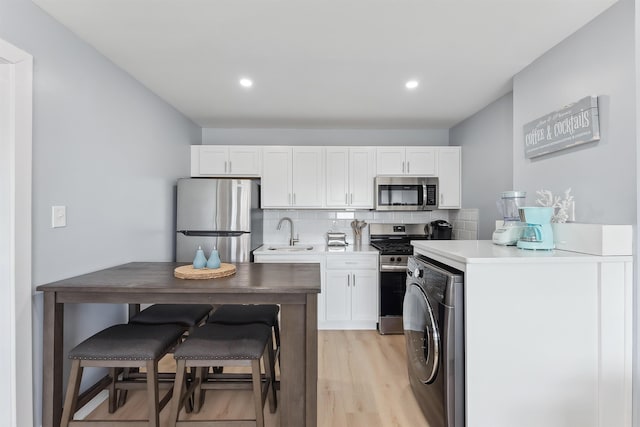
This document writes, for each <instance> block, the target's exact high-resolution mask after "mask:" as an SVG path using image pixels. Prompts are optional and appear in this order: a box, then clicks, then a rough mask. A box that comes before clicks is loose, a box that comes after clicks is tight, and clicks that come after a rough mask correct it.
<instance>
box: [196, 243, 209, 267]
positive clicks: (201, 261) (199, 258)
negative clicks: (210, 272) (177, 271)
mask: <svg viewBox="0 0 640 427" xmlns="http://www.w3.org/2000/svg"><path fill="white" fill-rule="evenodd" d="M206 265H207V258H205V256H204V252H203V251H202V246H198V250H197V251H196V257H195V258H194V259H193V268H195V269H198V270H199V269H201V268H204V267H205V266H206Z"/></svg>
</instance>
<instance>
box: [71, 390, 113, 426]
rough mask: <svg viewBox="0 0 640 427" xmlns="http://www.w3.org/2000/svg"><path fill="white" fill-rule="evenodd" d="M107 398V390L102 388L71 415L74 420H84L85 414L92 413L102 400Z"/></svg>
mask: <svg viewBox="0 0 640 427" xmlns="http://www.w3.org/2000/svg"><path fill="white" fill-rule="evenodd" d="M108 398H109V391H108V390H102V391H101V392H100V393H98V394H97V395H96V397H94V398H93V399H91V400H90V401H89V403H87V404H86V405H84V406H83V407H82V408H80V410H79V411H78V412H76V415H75V416H74V417H73V418H74V419H75V420H84V419H85V417H86V416H87V415H89V414H90V413H92V412H93V411H94V410H95V409H96V408H97V407H98V406H100V404H101V403H102V402H104V401H105V400H107V399H108Z"/></svg>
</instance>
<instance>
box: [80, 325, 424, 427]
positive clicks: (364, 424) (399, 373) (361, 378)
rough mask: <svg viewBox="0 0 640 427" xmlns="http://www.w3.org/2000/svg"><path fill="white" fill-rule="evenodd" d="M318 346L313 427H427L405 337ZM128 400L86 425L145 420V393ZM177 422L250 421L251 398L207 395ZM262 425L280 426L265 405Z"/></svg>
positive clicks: (367, 334)
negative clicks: (411, 379)
mask: <svg viewBox="0 0 640 427" xmlns="http://www.w3.org/2000/svg"><path fill="white" fill-rule="evenodd" d="M318 340H319V342H318V351H319V353H318V427H428V424H427V422H426V421H425V419H424V417H423V415H422V412H420V408H419V407H418V405H417V403H416V401H415V398H414V396H413V393H412V391H411V387H410V386H409V380H408V378H407V365H406V359H405V347H404V336H402V335H386V336H381V335H379V334H378V333H377V332H376V331H320V332H319V333H318ZM172 366H174V364H173V358H172V357H169V358H165V359H164V360H163V361H162V363H161V368H162V369H163V370H169V369H171V368H172ZM129 395H130V397H129V399H127V403H126V405H125V406H124V407H122V408H120V409H119V410H118V411H116V413H115V414H112V415H110V414H109V413H108V412H107V405H106V402H104V403H103V404H102V405H100V406H99V407H98V408H97V409H96V410H95V411H93V412H92V413H91V414H90V415H89V416H88V417H87V418H86V419H113V420H115V419H121V418H122V419H126V418H129V419H141V418H146V402H145V397H146V396H145V393H144V392H143V391H135V392H130V394H129ZM168 416H169V405H167V406H166V407H165V408H164V409H163V410H162V412H161V414H160V418H161V425H162V426H163V427H164V426H166V425H167V417H168ZM181 418H184V419H210V418H227V419H229V418H253V403H252V400H251V392H250V391H248V390H247V391H208V392H207V395H206V401H205V404H204V408H203V409H202V410H201V411H200V413H199V414H185V413H184V411H183V412H182V414H181ZM265 425H266V426H265V427H277V426H278V425H279V416H278V412H276V413H275V414H270V413H269V409H268V405H266V409H265ZM301 427H302V426H301Z"/></svg>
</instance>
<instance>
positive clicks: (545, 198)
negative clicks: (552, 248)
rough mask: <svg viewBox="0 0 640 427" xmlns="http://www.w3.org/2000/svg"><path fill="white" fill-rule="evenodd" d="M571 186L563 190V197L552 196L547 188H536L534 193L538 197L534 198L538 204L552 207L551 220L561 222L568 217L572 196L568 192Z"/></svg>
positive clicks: (565, 220)
mask: <svg viewBox="0 0 640 427" xmlns="http://www.w3.org/2000/svg"><path fill="white" fill-rule="evenodd" d="M570 193H571V188H569V189H567V190H565V192H564V198H560V196H554V195H553V193H552V192H551V191H549V190H538V191H536V194H537V195H538V197H539V199H537V200H536V202H537V203H538V205H540V206H545V207H549V208H553V209H554V215H553V216H552V217H551V222H556V223H562V222H567V220H568V219H569V212H570V211H571V208H572V206H573V196H572V195H571V194H570Z"/></svg>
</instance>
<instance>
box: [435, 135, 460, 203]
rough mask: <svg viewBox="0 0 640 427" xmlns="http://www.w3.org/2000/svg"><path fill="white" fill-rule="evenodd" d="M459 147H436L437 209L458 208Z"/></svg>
mask: <svg viewBox="0 0 640 427" xmlns="http://www.w3.org/2000/svg"><path fill="white" fill-rule="evenodd" d="M460 162H461V160H460V147H440V148H438V186H439V188H438V191H439V192H440V194H439V196H438V197H439V200H438V208H439V209H459V208H460V207H461V203H460V199H461V197H460V195H461V194H460V193H461V191H460V178H461V167H460Z"/></svg>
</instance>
